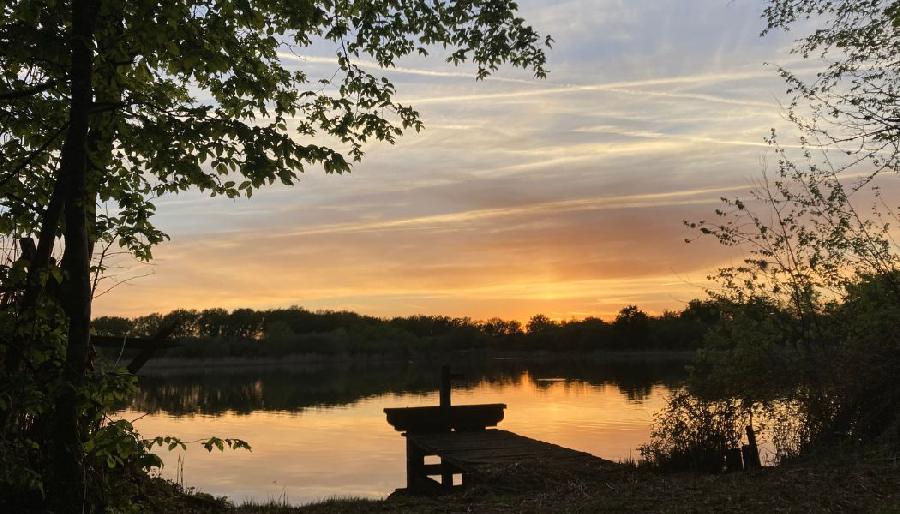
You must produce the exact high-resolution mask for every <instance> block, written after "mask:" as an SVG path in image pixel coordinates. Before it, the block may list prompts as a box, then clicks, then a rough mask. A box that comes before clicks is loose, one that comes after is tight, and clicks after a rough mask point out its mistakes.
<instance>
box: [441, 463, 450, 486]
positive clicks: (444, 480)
mask: <svg viewBox="0 0 900 514" xmlns="http://www.w3.org/2000/svg"><path fill="white" fill-rule="evenodd" d="M441 486H443V488H444V489H453V469H452V468H451V467H450V466H448V465H446V464H444V459H441Z"/></svg>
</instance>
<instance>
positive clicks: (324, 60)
mask: <svg viewBox="0 0 900 514" xmlns="http://www.w3.org/2000/svg"><path fill="white" fill-rule="evenodd" d="M277 55H278V57H279V58H281V59H283V60H287V61H295V62H299V63H308V64H322V65H326V66H333V67H334V68H335V69H337V68H338V61H337V57H320V56H315V55H302V54H293V53H290V52H278V54H277ZM351 63H352V64H355V65H356V66H359V67H360V68H370V69H376V70H381V71H384V72H389V73H402V74H406V75H420V76H423V77H438V78H454V79H468V80H471V81H475V80H476V77H475V74H474V73H465V72H461V71H445V70H428V69H423V68H408V67H405V66H390V67H387V68H385V67H382V66H381V65H380V64H378V63H377V62H374V61H367V60H364V59H354V60H352V61H351ZM486 80H488V81H491V82H506V83H510V84H526V85H534V84H536V83H537V82H536V81H534V80H525V79H515V78H508V77H498V76H491V77H489V78H488V79H486Z"/></svg>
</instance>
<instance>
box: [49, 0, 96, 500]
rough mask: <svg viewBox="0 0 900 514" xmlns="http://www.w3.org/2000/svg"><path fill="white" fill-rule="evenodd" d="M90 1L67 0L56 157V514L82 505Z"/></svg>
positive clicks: (87, 315) (87, 318) (91, 49)
mask: <svg viewBox="0 0 900 514" xmlns="http://www.w3.org/2000/svg"><path fill="white" fill-rule="evenodd" d="M96 11H97V5H96V0H73V1H72V29H71V30H72V31H71V43H70V44H71V49H72V60H71V69H70V73H69V77H70V81H71V88H72V90H71V103H70V110H69V129H68V133H67V134H66V141H65V143H64V144H63V148H62V153H61V155H60V180H61V181H63V182H64V187H63V191H64V193H65V220H66V228H65V241H66V249H65V253H64V254H63V259H62V271H63V288H62V305H63V309H64V310H65V312H66V315H67V317H68V323H69V326H68V338H67V344H66V360H65V365H64V368H63V387H62V390H61V391H60V393H59V395H58V396H57V398H56V402H55V409H54V423H53V441H52V452H53V454H52V457H53V468H52V471H51V473H52V478H51V482H50V488H51V491H50V498H51V502H52V503H53V505H52V506H53V507H54V510H56V511H57V512H70V511H81V510H82V508H81V506H82V504H83V501H84V477H83V469H82V457H83V450H82V447H81V445H82V440H83V437H84V426H83V425H84V423H83V422H82V420H81V419H80V418H81V416H80V414H81V413H80V409H79V403H80V402H79V392H80V389H81V386H82V385H83V383H84V376H85V369H86V366H87V356H88V352H89V349H90V319H91V284H90V256H89V255H88V237H87V225H86V219H85V214H86V205H87V202H88V201H93V200H92V199H89V198H87V196H86V175H87V134H88V127H89V120H90V111H91V105H92V99H93V89H92V84H91V80H92V74H93V54H94V44H93V32H94V22H95V18H96V14H97V12H96Z"/></svg>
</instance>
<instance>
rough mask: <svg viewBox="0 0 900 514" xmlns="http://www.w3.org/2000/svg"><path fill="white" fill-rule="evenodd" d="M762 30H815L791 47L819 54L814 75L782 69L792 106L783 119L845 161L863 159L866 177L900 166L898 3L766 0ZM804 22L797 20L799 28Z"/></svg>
mask: <svg viewBox="0 0 900 514" xmlns="http://www.w3.org/2000/svg"><path fill="white" fill-rule="evenodd" d="M764 18H765V20H766V29H765V30H764V31H763V34H767V33H769V32H771V31H775V30H788V29H790V28H792V27H795V26H797V25H800V22H801V21H809V22H811V23H808V24H807V26H811V27H812V30H811V31H810V32H809V33H808V34H806V35H804V36H803V37H801V38H800V39H799V40H797V43H796V45H795V47H794V49H793V52H794V53H795V54H797V55H800V56H802V57H803V58H804V59H808V58H810V57H819V58H821V59H822V60H824V61H825V63H826V66H825V67H824V69H822V70H821V71H819V72H818V73H816V74H815V75H814V76H813V77H812V78H806V76H807V75H808V74H804V73H795V72H792V71H791V70H789V69H784V68H781V70H780V71H781V75H782V76H783V77H784V79H785V80H786V82H787V84H788V90H787V92H788V94H789V95H791V103H790V104H789V105H788V116H789V118H790V119H791V120H793V121H794V122H795V123H796V124H797V125H798V126H799V127H800V128H801V129H802V130H803V131H804V132H805V135H806V136H807V137H808V138H809V139H810V140H811V141H812V142H813V143H817V144H824V145H832V146H836V147H838V148H840V149H841V150H843V151H845V152H847V154H848V155H849V158H848V159H847V164H846V165H854V164H860V163H864V164H866V166H867V167H868V169H867V170H866V173H867V176H872V175H874V174H877V173H879V172H880V171H883V170H887V171H897V170H898V167H900V147H898V144H900V101H898V100H900V89H898V84H900V75H898V74H900V70H898V67H897V55H898V53H900V3H897V2H896V1H894V0H875V1H871V0H837V1H833V0H770V1H769V3H768V6H767V7H766V9H765V13H764ZM801 27H802V25H801Z"/></svg>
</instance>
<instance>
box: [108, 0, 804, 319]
mask: <svg viewBox="0 0 900 514" xmlns="http://www.w3.org/2000/svg"><path fill="white" fill-rule="evenodd" d="M520 6H521V11H522V15H523V16H524V17H525V18H526V19H527V20H528V21H529V22H530V23H531V24H533V25H534V26H535V27H536V28H537V29H538V30H539V31H540V32H542V33H550V34H552V35H553V37H554V39H555V41H556V43H555V44H554V48H553V49H552V50H551V51H550V53H549V69H550V76H549V77H548V78H547V79H546V80H534V79H531V78H530V76H529V74H528V73H526V72H522V71H520V70H512V69H509V68H506V69H503V70H501V72H499V73H498V74H497V77H495V78H491V79H488V80H487V81H485V82H480V83H476V82H475V80H474V79H473V71H472V68H471V67H460V68H454V67H452V66H450V65H448V64H445V63H444V62H443V61H442V59H441V58H440V55H436V56H434V57H436V58H432V59H410V60H406V61H404V62H403V63H402V67H400V68H398V69H396V70H393V71H387V72H385V74H386V75H387V76H389V77H391V78H392V79H393V81H394V82H395V84H396V85H397V89H398V92H399V97H400V99H401V100H402V101H404V102H405V103H409V104H412V105H413V106H415V107H417V108H418V109H419V111H420V112H421V114H422V118H423V121H424V122H425V124H426V130H425V131H424V132H422V133H420V134H415V133H410V134H408V135H406V136H404V137H403V138H402V139H401V140H400V141H399V142H398V143H397V144H396V145H394V146H391V145H387V144H373V145H371V146H369V147H368V149H367V152H368V153H367V156H366V158H365V159H364V161H363V162H362V163H359V164H357V165H356V167H355V168H354V170H353V173H352V174H349V175H343V176H338V175H325V174H324V173H322V172H321V171H320V170H315V169H310V170H308V172H307V173H306V174H305V175H304V176H303V178H302V180H301V181H300V183H299V184H298V185H297V186H295V187H292V188H289V187H284V186H272V187H270V188H267V189H265V190H263V191H260V192H259V193H257V194H255V195H254V196H253V198H252V199H250V200H247V199H237V200H228V199H222V198H214V199H210V198H206V197H204V196H202V195H200V194H199V193H197V194H184V195H180V196H175V197H166V198H163V199H161V200H160V201H159V202H158V213H159V214H158V216H157V218H156V220H157V222H158V224H159V225H160V227H161V228H162V229H163V230H165V231H166V232H168V233H169V235H170V236H171V241H169V242H167V243H164V244H163V245H161V246H160V247H159V248H158V249H157V250H156V252H155V259H154V264H153V265H152V266H149V267H147V266H143V267H142V266H132V265H131V264H129V263H127V262H124V261H123V262H120V263H119V264H121V265H122V266H125V267H126V268H127V269H124V270H120V273H121V275H120V276H123V277H124V276H128V274H131V275H139V274H144V273H146V272H148V271H152V273H153V274H152V275H151V276H147V277H143V278H140V279H137V280H135V281H132V282H130V283H129V284H127V285H123V286H121V287H119V288H117V289H115V290H114V291H112V292H111V293H109V294H107V295H104V296H102V297H100V298H98V300H97V301H96V302H95V306H94V312H95V314H96V315H103V314H123V315H136V314H145V313H149V312H154V311H168V310H171V309H173V308H179V307H184V308H205V307H226V308H235V307H255V308H268V307H286V306H290V305H300V306H303V307H306V308H310V309H350V310H355V311H359V312H362V313H366V314H373V315H379V316H391V315H406V314H448V315H454V316H471V317H473V318H476V319H484V318H488V317H492V316H500V317H504V318H515V319H520V320H524V319H527V318H528V317H529V316H530V315H532V314H535V313H538V312H540V313H544V314H546V315H548V316H550V317H551V318H556V319H561V318H572V317H576V318H581V317H585V316H589V315H594V316H597V315H599V316H602V317H605V318H609V317H611V316H614V314H615V312H616V311H618V310H619V309H620V308H621V307H623V306H624V305H626V304H631V303H634V304H638V305H639V306H641V307H643V308H645V309H646V310H648V311H651V312H659V311H662V310H663V309H667V308H680V307H682V306H683V305H684V304H685V303H686V302H687V301H688V300H690V299H691V298H694V297H698V296H702V294H703V286H704V284H705V280H704V277H705V276H706V275H707V274H708V273H709V272H710V271H712V270H713V269H714V268H715V267H717V266H718V265H721V264H726V263H728V262H730V260H732V259H734V256H735V254H734V253H733V252H732V253H731V254H729V253H727V252H726V251H724V250H723V249H721V248H719V247H717V245H716V244H715V243H714V242H713V241H700V242H696V243H692V244H690V245H686V244H684V242H683V239H684V238H685V237H690V236H692V235H693V234H691V233H690V232H689V231H687V230H686V229H685V228H684V227H683V226H682V220H684V219H699V218H704V217H705V218H709V217H710V215H711V212H712V210H713V209H714V208H715V207H716V204H717V203H718V198H719V197H720V196H723V195H735V194H741V191H742V190H745V189H746V187H747V186H748V185H749V184H750V183H752V181H753V180H754V179H755V178H757V177H758V176H759V173H760V172H761V170H762V169H763V162H764V161H765V160H766V159H767V158H771V152H770V151H769V150H768V149H767V145H766V144H765V143H764V141H763V138H764V137H765V136H766V135H768V132H769V129H770V128H772V127H776V128H780V129H784V130H789V126H788V124H787V122H785V121H784V120H783V119H782V110H781V108H780V106H779V100H783V93H784V89H785V87H784V84H783V83H782V81H781V79H780V78H779V77H778V74H777V71H776V70H775V68H774V67H773V66H766V65H765V63H767V62H768V63H777V64H783V65H785V64H786V65H791V66H792V67H794V68H799V67H800V66H802V65H803V64H802V63H800V62H798V59H797V57H795V56H791V55H789V53H788V49H789V47H790V43H791V40H792V38H794V37H799V34H783V33H778V34H773V35H769V36H767V37H765V38H760V37H759V33H760V31H761V29H762V28H763V20H762V19H761V18H760V14H761V11H762V8H763V6H764V2H763V1H762V0H691V1H689V2H687V1H684V0H621V1H614V0H581V1H578V0H573V1H558V2H551V1H547V0H524V1H521V2H520ZM303 55H304V56H306V57H307V58H306V59H303V60H298V59H297V58H294V57H292V56H290V55H288V54H286V55H285V57H284V59H285V60H284V62H285V64H286V65H289V66H292V67H293V66H302V67H303V68H304V69H307V70H310V72H311V73H312V74H319V75H329V76H330V75H331V74H332V73H333V72H334V70H335V68H336V66H335V64H334V60H333V55H332V54H330V53H329V52H328V50H327V48H318V47H315V46H314V47H313V48H309V49H306V51H305V52H304V53H303ZM806 66H808V65H806Z"/></svg>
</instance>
